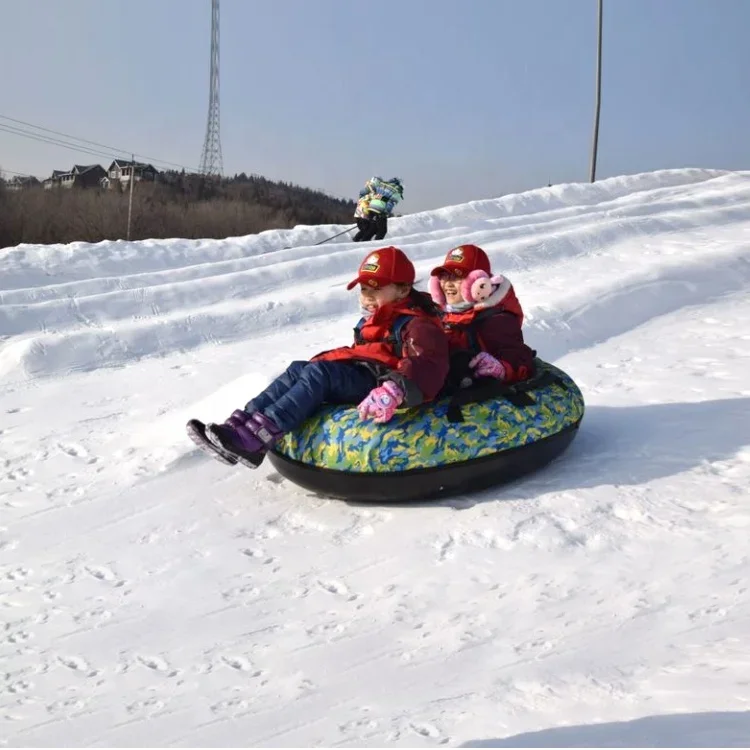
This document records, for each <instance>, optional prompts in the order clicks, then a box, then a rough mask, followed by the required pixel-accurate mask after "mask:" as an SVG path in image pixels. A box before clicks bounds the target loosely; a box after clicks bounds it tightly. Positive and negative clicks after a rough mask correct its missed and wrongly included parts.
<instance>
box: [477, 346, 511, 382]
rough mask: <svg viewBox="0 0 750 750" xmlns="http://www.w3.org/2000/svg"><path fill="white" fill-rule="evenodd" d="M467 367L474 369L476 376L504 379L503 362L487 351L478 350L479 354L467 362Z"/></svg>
mask: <svg viewBox="0 0 750 750" xmlns="http://www.w3.org/2000/svg"><path fill="white" fill-rule="evenodd" d="M469 367H471V368H472V369H473V370H474V375H476V376H477V377H480V378H496V379H497V380H505V367H504V366H503V363H502V362H499V361H498V360H496V359H495V358H494V357H493V356H492V355H491V354H488V353H487V352H479V354H477V356H476V357H474V359H472V360H471V362H469Z"/></svg>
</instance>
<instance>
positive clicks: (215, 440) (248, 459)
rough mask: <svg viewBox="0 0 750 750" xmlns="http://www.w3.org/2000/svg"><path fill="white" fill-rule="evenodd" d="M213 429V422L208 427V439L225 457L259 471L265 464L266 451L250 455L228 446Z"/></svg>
mask: <svg viewBox="0 0 750 750" xmlns="http://www.w3.org/2000/svg"><path fill="white" fill-rule="evenodd" d="M213 427H214V424H213V423H212V422H209V423H208V424H207V425H206V438H207V439H208V440H209V441H210V442H211V445H213V446H214V448H216V449H217V450H219V451H222V453H223V454H225V455H229V456H231V457H232V458H234V460H235V461H237V462H238V463H241V464H242V465H243V466H246V467H247V468H248V469H257V468H258V467H259V466H260V465H261V464H262V463H263V459H264V458H265V457H266V454H265V451H263V452H257V453H248V452H246V451H243V450H237V449H236V448H233V447H232V446H230V445H226V444H225V443H223V442H222V440H221V436H220V435H219V434H218V433H217V432H215V431H214V430H213V429H212V428H213Z"/></svg>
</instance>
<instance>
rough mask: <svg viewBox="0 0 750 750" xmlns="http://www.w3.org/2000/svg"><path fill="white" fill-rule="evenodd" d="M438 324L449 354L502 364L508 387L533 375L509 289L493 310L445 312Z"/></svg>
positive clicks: (530, 355)
mask: <svg viewBox="0 0 750 750" xmlns="http://www.w3.org/2000/svg"><path fill="white" fill-rule="evenodd" d="M442 320H443V329H444V330H445V332H446V334H447V335H448V339H449V341H450V348H451V352H456V351H461V350H470V351H471V352H472V353H473V354H477V353H479V352H481V351H484V352H487V353H488V354H491V355H492V356H493V357H494V358H495V359H497V360H499V361H500V362H502V364H503V366H504V367H505V372H506V377H507V381H508V382H509V383H514V382H517V381H519V380H525V379H526V378H529V377H531V376H532V375H533V374H534V350H533V349H531V348H530V347H528V346H527V345H526V344H525V343H524V340H523V332H522V330H521V324H522V323H523V310H522V309H521V305H520V303H519V302H518V298H517V297H516V294H515V292H514V291H513V289H512V288H511V289H510V291H509V292H508V293H507V294H506V295H505V297H504V298H503V301H502V303H501V304H500V305H499V306H497V307H490V308H486V309H482V310H477V309H475V308H470V309H469V310H465V311H463V312H455V313H454V312H445V313H443V316H442Z"/></svg>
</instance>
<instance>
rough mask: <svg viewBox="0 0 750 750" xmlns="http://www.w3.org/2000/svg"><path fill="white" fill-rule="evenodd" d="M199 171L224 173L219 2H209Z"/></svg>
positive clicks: (216, 0)
mask: <svg viewBox="0 0 750 750" xmlns="http://www.w3.org/2000/svg"><path fill="white" fill-rule="evenodd" d="M200 170H201V172H202V173H203V174H206V175H221V173H222V172H223V171H224V165H223V164H222V158H221V137H220V127H219V0H211V83H210V90H209V94H208V122H207V123H206V139H205V141H204V142H203V153H202V154H201V166H200Z"/></svg>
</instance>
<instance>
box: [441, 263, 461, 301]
mask: <svg viewBox="0 0 750 750" xmlns="http://www.w3.org/2000/svg"><path fill="white" fill-rule="evenodd" d="M438 280H439V281H440V288H441V289H442V290H443V294H444V295H445V300H446V302H447V303H448V304H449V305H460V304H461V303H462V302H464V298H463V296H462V295H461V279H459V278H458V276H454V275H453V274H452V273H448V272H447V271H443V272H442V273H441V274H440V276H439V277H438Z"/></svg>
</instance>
